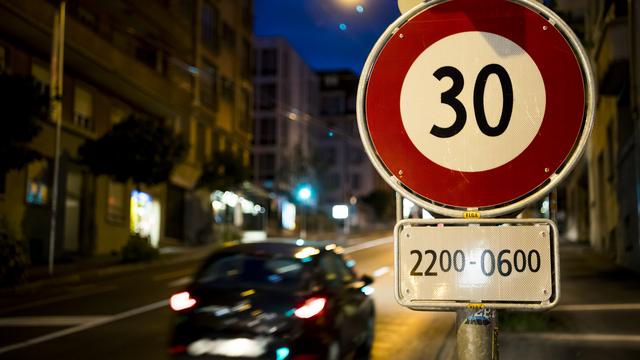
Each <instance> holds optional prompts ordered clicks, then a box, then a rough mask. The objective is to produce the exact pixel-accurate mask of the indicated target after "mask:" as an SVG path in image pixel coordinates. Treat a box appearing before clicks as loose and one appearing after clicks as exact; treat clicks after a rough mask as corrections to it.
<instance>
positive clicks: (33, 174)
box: [25, 160, 49, 205]
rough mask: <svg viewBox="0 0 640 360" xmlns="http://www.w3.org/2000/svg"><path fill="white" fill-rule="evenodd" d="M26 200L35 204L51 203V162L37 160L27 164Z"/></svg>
mask: <svg viewBox="0 0 640 360" xmlns="http://www.w3.org/2000/svg"><path fill="white" fill-rule="evenodd" d="M25 201H26V202H27V203H28V204H33V205H46V204H48V203H49V164H48V162H47V161H46V160H43V161H35V162H32V163H30V164H29V165H28V166H27V191H26V197H25Z"/></svg>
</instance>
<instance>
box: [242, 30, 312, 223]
mask: <svg viewBox="0 0 640 360" xmlns="http://www.w3.org/2000/svg"><path fill="white" fill-rule="evenodd" d="M254 45H255V70H254V88H255V103H254V121H255V123H254V136H253V162H252V171H253V182H254V184H256V185H257V186H261V187H264V188H265V189H267V190H268V191H269V192H270V193H271V198H272V201H271V204H270V206H269V219H270V220H271V221H270V231H271V232H272V233H280V232H281V231H284V233H285V234H286V233H288V232H296V231H299V223H300V221H301V219H300V211H299V210H300V208H299V206H296V205H299V204H296V201H295V196H294V191H295V189H296V187H297V186H298V185H299V184H300V183H303V182H304V183H306V182H309V181H311V180H312V179H313V178H314V177H315V172H314V167H313V165H312V157H313V154H312V148H313V147H312V144H313V137H312V134H311V132H310V130H311V129H312V128H313V126H314V122H315V121H316V115H317V102H318V100H317V99H318V91H317V89H318V87H317V83H318V81H317V76H316V74H315V73H314V72H313V71H312V70H311V69H310V68H309V66H308V65H307V64H306V63H305V62H304V60H303V59H302V58H301V57H300V56H299V55H298V53H297V52H296V51H295V50H294V49H293V47H292V46H291V45H290V44H289V43H288V42H287V41H286V39H284V38H281V37H258V38H256V39H255V40H254ZM296 208H298V212H297V213H296V211H295V209H296ZM296 218H297V220H296Z"/></svg>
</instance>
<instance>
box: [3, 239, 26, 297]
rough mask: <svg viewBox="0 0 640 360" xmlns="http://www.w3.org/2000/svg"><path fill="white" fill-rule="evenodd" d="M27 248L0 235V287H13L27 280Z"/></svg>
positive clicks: (18, 241) (22, 243)
mask: <svg viewBox="0 0 640 360" xmlns="http://www.w3.org/2000/svg"><path fill="white" fill-rule="evenodd" d="M28 266H29V257H28V255H27V246H26V243H25V242H24V241H20V240H18V239H16V238H14V237H12V236H7V235H1V234H0V287H5V286H15V285H18V284H20V283H22V282H24V281H25V280H26V278H27V268H28Z"/></svg>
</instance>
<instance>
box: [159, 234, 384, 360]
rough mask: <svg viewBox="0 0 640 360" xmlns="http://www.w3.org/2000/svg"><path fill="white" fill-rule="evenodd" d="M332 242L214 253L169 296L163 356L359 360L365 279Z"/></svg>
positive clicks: (366, 348)
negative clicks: (170, 314)
mask: <svg viewBox="0 0 640 360" xmlns="http://www.w3.org/2000/svg"><path fill="white" fill-rule="evenodd" d="M340 253H341V248H340V247H337V246H336V245H334V244H330V245H326V244H322V243H310V242H306V241H305V242H304V243H302V241H301V240H298V242H297V244H296V243H294V242H259V243H250V244H240V245H236V246H232V247H228V248H224V249H221V250H219V251H217V252H215V253H214V254H213V255H212V256H211V257H210V258H209V259H208V260H207V261H206V262H205V264H204V265H203V267H202V268H201V270H200V271H199V272H198V273H197V275H196V277H195V278H194V280H193V283H192V284H191V285H190V286H188V287H187V289H186V291H183V292H180V293H177V294H175V295H173V296H172V297H171V300H170V306H171V308H172V310H173V311H174V312H176V316H175V319H174V331H173V335H172V339H171V345H170V349H169V352H170V353H171V354H172V355H173V356H175V357H176V358H201V359H227V358H233V359H256V358H258V359H276V360H285V359H286V360H288V359H296V360H311V359H331V360H333V359H343V358H346V357H353V358H355V359H367V358H369V354H370V352H371V347H372V344H373V337H374V324H375V314H374V305H373V300H372V299H371V298H370V297H369V295H370V294H371V293H372V292H373V289H372V288H371V287H370V285H371V283H372V282H373V279H372V278H371V277H369V276H366V275H364V276H362V277H360V278H358V277H357V276H356V274H355V272H354V270H353V268H352V266H353V264H354V262H353V261H352V260H346V259H345V258H344V257H343V256H342V255H341V254H340Z"/></svg>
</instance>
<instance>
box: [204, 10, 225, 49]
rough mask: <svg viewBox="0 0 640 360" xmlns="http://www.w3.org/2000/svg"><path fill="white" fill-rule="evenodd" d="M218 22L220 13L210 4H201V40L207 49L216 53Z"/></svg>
mask: <svg viewBox="0 0 640 360" xmlns="http://www.w3.org/2000/svg"><path fill="white" fill-rule="evenodd" d="M219 22H220V12H219V11H218V9H217V8H216V7H215V6H213V5H212V4H210V3H209V2H206V1H205V2H204V3H203V4H202V28H201V31H202V33H201V39H202V42H203V43H204V45H205V46H207V47H208V48H209V49H211V50H214V51H217V50H218V47H219V36H218V24H219Z"/></svg>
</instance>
